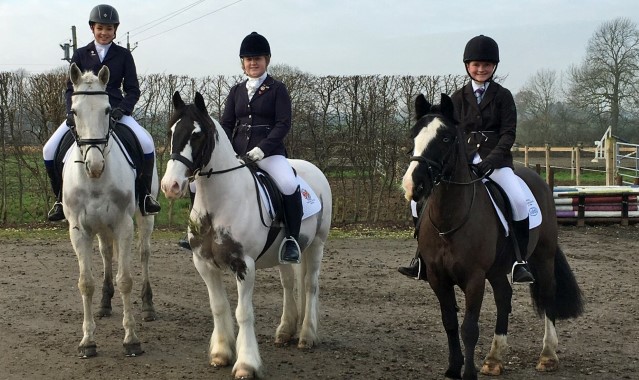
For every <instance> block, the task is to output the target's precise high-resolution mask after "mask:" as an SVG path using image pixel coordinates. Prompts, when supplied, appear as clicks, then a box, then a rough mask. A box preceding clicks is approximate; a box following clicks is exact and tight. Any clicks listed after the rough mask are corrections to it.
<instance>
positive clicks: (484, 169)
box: [477, 160, 495, 174]
mask: <svg viewBox="0 0 639 380" xmlns="http://www.w3.org/2000/svg"><path fill="white" fill-rule="evenodd" d="M477 169H479V171H480V172H481V173H482V174H488V173H489V172H491V171H492V170H494V169H495V166H493V164H492V163H491V162H490V161H488V160H483V161H481V162H480V163H478V164H477Z"/></svg>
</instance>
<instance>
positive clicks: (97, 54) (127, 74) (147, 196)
mask: <svg viewBox="0 0 639 380" xmlns="http://www.w3.org/2000/svg"><path fill="white" fill-rule="evenodd" d="M119 25H120V17H119V15H118V12H117V11H116V10H115V8H113V7H112V6H110V5H106V4H100V5H97V6H95V7H94V8H93V9H92V10H91V13H90V15H89V27H90V28H91V32H92V33H93V37H94V41H92V42H91V43H89V44H88V45H86V46H84V47H81V48H79V49H78V50H77V51H76V52H75V53H74V54H73V57H72V58H71V63H75V64H76V65H77V66H78V68H79V69H80V71H82V72H84V71H87V70H92V71H93V73H94V74H96V75H97V73H98V71H99V70H100V68H102V66H103V65H105V66H107V67H108V68H109V72H110V76H109V82H108V83H107V87H106V92H107V93H108V94H109V103H110V105H111V118H112V119H114V120H116V121H118V122H120V123H122V124H125V125H126V126H128V127H129V128H130V129H131V131H133V133H135V135H136V136H137V138H138V141H139V142H140V146H141V147H142V150H143V153H144V160H143V163H142V165H143V167H142V174H141V178H140V180H141V181H140V185H139V186H138V188H139V194H138V198H139V206H140V211H142V214H143V215H153V214H157V213H158V212H159V211H160V204H159V203H158V202H157V201H156V200H155V199H154V198H153V196H151V183H152V179H153V170H154V164H155V146H154V144H153V139H152V138H151V136H150V135H149V134H148V133H147V132H146V130H145V129H144V128H143V127H142V126H140V125H139V124H138V123H137V121H135V119H134V118H133V117H132V116H131V112H133V107H134V106H135V104H136V103H137V101H138V99H139V98H140V85H139V83H138V78H137V72H136V68H135V62H134V61H133V56H132V55H131V52H130V51H129V50H127V49H126V48H123V47H121V46H118V45H116V44H114V43H113V40H114V39H115V36H116V31H117V29H118V26H119ZM122 89H123V90H124V96H123V94H122ZM72 95H73V84H72V83H71V80H69V81H68V82H67V90H66V94H65V97H66V106H67V118H66V120H65V121H63V122H62V124H61V125H60V127H58V129H57V130H56V131H55V132H54V133H53V135H52V136H51V137H50V138H49V140H48V141H47V142H46V144H45V145H44V148H43V150H42V153H43V156H44V164H45V167H46V170H47V175H48V176H49V180H50V181H51V187H52V188H53V192H54V193H55V195H56V197H57V201H56V203H55V204H54V205H53V208H52V209H51V211H49V215H48V219H49V220H50V221H52V222H55V221H59V220H62V219H64V209H63V206H62V173H57V171H56V170H55V162H54V158H55V154H56V150H57V149H58V146H59V145H60V143H61V142H62V138H63V137H64V135H65V134H66V133H67V132H69V130H70V129H71V128H73V127H74V126H75V121H74V115H73V110H72V109H71V97H72ZM138 175H140V173H138Z"/></svg>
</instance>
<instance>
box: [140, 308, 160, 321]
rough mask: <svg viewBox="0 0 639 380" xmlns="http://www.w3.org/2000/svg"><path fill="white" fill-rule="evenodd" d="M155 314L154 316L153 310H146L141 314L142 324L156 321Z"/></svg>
mask: <svg viewBox="0 0 639 380" xmlns="http://www.w3.org/2000/svg"><path fill="white" fill-rule="evenodd" d="M157 318H158V317H157V314H155V310H146V311H143V312H142V320H143V321H144V322H152V321H155V320H156V319H157Z"/></svg>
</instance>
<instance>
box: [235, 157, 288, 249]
mask: <svg viewBox="0 0 639 380" xmlns="http://www.w3.org/2000/svg"><path fill="white" fill-rule="evenodd" d="M246 167H247V168H248V169H249V170H250V171H251V174H252V175H253V180H254V181H255V193H256V194H257V208H258V209H259V210H260V218H261V220H262V224H263V225H264V226H268V225H267V224H266V221H265V220H264V215H263V213H262V202H267V203H268V204H266V209H267V211H268V213H269V218H270V221H271V225H270V227H269V230H268V235H267V237H266V243H265V244H264V248H262V251H261V252H260V254H259V255H258V256H257V258H256V259H255V261H257V260H258V259H259V258H260V257H261V256H262V255H263V254H264V253H265V252H266V251H268V249H269V248H270V247H271V245H273V242H274V241H275V239H276V238H277V235H279V233H280V231H281V230H282V227H283V224H284V223H285V219H286V218H284V208H283V200H282V192H281V191H280V190H279V188H278V187H277V185H276V184H275V181H274V180H273V178H272V177H271V176H270V175H269V174H268V173H267V172H265V171H264V170H262V169H260V168H259V167H258V166H257V164H256V163H255V162H248V161H247V164H246ZM293 171H295V169H293ZM295 175H296V176H297V173H295ZM262 193H263V194H264V195H265V199H263V198H262V196H261V195H262Z"/></svg>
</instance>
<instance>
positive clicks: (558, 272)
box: [403, 94, 583, 379]
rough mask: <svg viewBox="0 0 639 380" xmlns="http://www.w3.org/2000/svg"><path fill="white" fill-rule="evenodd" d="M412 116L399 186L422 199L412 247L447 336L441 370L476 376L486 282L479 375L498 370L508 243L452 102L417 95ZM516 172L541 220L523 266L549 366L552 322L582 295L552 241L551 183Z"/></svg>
mask: <svg viewBox="0 0 639 380" xmlns="http://www.w3.org/2000/svg"><path fill="white" fill-rule="evenodd" d="M415 113H416V120H417V122H416V123H415V125H414V126H413V129H412V136H413V138H414V144H415V145H414V150H413V154H414V156H413V157H412V159H411V160H412V162H411V164H410V165H409V167H408V170H407V171H406V174H405V175H404V178H403V188H404V190H405V196H406V199H408V200H411V199H412V200H415V201H424V200H425V201H426V203H425V204H426V206H425V208H424V210H423V212H422V216H421V218H420V220H421V221H420V226H419V234H418V249H419V252H420V255H421V257H422V258H423V259H424V262H425V263H426V268H427V277H428V282H429V283H430V286H431V288H432V289H433V291H434V292H435V295H436V296H437V299H438V300H439V305H440V308H441V313H442V322H443V324H444V329H445V330H446V335H447V337H448V349H449V356H448V369H447V371H446V374H445V375H446V377H449V378H453V379H461V378H463V379H477V370H476V368H475V360H474V359H475V346H476V344H477V340H478V338H479V325H478V320H479V313H480V311H481V305H482V301H483V297H484V290H485V287H486V280H488V282H489V283H490V285H491V286H492V288H493V292H494V298H495V304H496V306H497V321H496V324H495V334H494V337H493V341H492V345H491V348H490V352H489V353H488V355H487V356H486V358H485V359H484V363H483V366H482V368H481V372H482V373H483V374H485V375H499V374H501V373H502V371H503V352H504V350H505V349H506V347H507V343H506V337H507V334H508V314H509V313H510V311H511V299H512V288H511V285H510V283H509V281H508V278H507V273H509V272H510V268H511V265H512V263H513V245H512V243H511V240H510V239H509V238H507V237H506V236H505V233H504V229H503V228H502V224H501V222H500V220H499V218H498V216H497V213H496V212H495V210H494V208H493V204H492V201H491V199H490V197H489V195H488V193H487V191H486V188H485V186H484V184H483V182H482V181H481V178H478V177H477V176H476V175H475V174H474V173H473V172H472V171H471V169H470V167H469V164H468V158H467V155H466V141H465V138H464V135H463V132H462V131H460V129H459V128H458V127H457V125H456V123H455V119H454V113H453V103H452V101H451V99H450V98H449V97H448V96H447V95H445V94H442V97H441V105H439V106H432V105H431V104H430V103H429V102H428V101H426V99H425V98H424V96H423V95H419V96H418V97H417V99H416V101H415ZM515 172H516V173H517V174H518V175H519V176H520V177H521V178H522V179H523V180H524V181H525V182H526V184H527V185H528V187H529V188H530V189H531V191H532V193H533V194H534V197H535V199H536V200H537V202H538V204H539V210H540V212H541V214H542V221H541V224H540V225H539V226H538V227H535V228H533V229H532V230H531V231H530V244H529V246H528V251H529V252H532V255H531V256H530V259H529V266H530V269H531V271H532V274H533V275H534V277H535V279H536V281H535V282H534V283H533V284H531V285H530V293H531V299H532V302H533V304H534V306H535V307H536V310H537V312H538V314H539V315H540V316H545V334H544V338H543V348H542V351H541V355H540V357H539V362H538V364H537V370H539V371H553V370H555V369H557V366H558V362H559V359H558V358H557V345H558V339H557V333H556V331H555V320H556V319H564V318H574V317H577V316H579V315H580V314H581V313H582V311H583V300H582V295H581V291H580V289H579V286H578V285H577V282H576V280H575V277H574V275H573V273H572V270H571V269H570V266H569V265H568V262H567V261H566V256H565V255H564V253H563V252H562V251H561V249H560V248H559V245H558V242H557V235H558V229H557V221H556V219H555V207H554V201H553V197H552V192H551V191H550V188H549V187H548V185H547V184H546V183H545V182H544V181H543V180H542V179H541V178H540V177H539V176H538V175H537V174H536V173H535V172H533V171H532V170H530V169H528V168H518V169H516V170H515ZM455 285H457V286H459V287H460V288H461V290H462V291H463V292H464V294H465V313H464V321H463V323H462V326H461V337H462V340H463V343H464V353H463V354H462V347H461V343H460V340H459V325H458V321H457V310H456V306H457V303H456V300H455V291H454V286H455ZM464 355H465V356H464ZM462 367H463V368H464V371H463V375H462Z"/></svg>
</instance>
